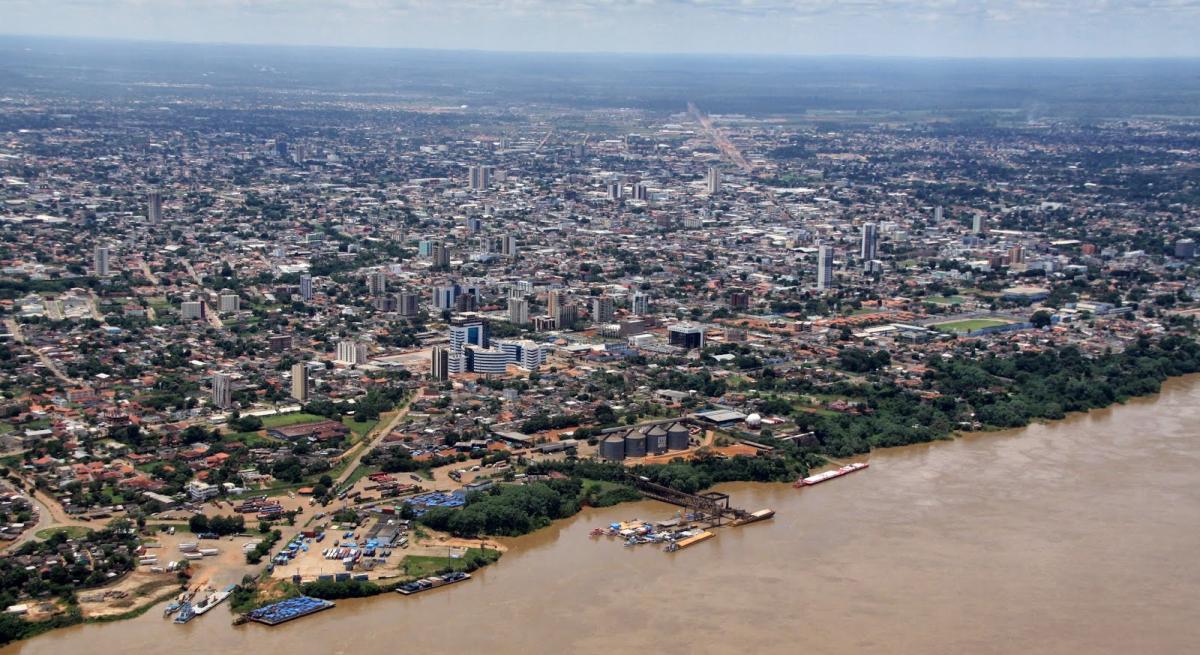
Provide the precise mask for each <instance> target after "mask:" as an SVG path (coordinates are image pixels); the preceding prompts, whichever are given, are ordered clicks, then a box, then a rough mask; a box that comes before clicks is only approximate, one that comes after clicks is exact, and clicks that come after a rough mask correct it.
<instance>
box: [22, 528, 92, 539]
mask: <svg viewBox="0 0 1200 655" xmlns="http://www.w3.org/2000/svg"><path fill="white" fill-rule="evenodd" d="M91 531H92V530H91V528H85V527H83V526H81V525H67V526H63V527H59V528H46V529H45V530H38V531H37V532H35V533H34V534H33V536H35V537H37V538H38V539H49V538H50V537H52V536H54V535H55V534H58V533H59V532H64V533H66V535H67V538H68V539H78V538H80V537H86V536H87V535H88V533H90V532H91Z"/></svg>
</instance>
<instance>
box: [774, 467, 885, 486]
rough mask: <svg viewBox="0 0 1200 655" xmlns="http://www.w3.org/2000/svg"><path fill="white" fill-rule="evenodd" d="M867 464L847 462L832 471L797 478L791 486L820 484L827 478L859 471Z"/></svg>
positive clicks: (830, 478)
mask: <svg viewBox="0 0 1200 655" xmlns="http://www.w3.org/2000/svg"><path fill="white" fill-rule="evenodd" d="M868 466H870V464H867V463H866V462H855V463H853V464H847V465H845V466H843V467H841V468H836V469H833V470H832V471H825V472H824V473H818V474H816V475H810V476H808V477H807V478H803V479H801V480H797V481H796V484H794V485H792V486H794V487H796V488H797V489H799V488H800V487H811V486H812V485H814V484H821V483H822V482H828V481H829V480H832V479H834V478H840V477H842V476H843V475H849V474H851V473H854V472H855V471H861V470H863V469H865V468H867V467H868Z"/></svg>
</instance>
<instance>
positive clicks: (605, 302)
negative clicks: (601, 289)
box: [592, 296, 613, 323]
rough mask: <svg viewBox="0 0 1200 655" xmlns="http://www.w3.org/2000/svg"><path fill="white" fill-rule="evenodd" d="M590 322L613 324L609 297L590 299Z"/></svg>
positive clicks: (611, 301)
mask: <svg viewBox="0 0 1200 655" xmlns="http://www.w3.org/2000/svg"><path fill="white" fill-rule="evenodd" d="M592 322H594V323H612V322H613V299H612V298H611V297H609V296H600V297H599V298H592Z"/></svg>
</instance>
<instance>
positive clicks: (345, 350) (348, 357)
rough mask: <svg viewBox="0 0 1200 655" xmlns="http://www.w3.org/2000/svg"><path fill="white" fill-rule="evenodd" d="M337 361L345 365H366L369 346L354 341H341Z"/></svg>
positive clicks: (338, 346)
mask: <svg viewBox="0 0 1200 655" xmlns="http://www.w3.org/2000/svg"><path fill="white" fill-rule="evenodd" d="M337 359H338V361H339V362H342V363H343V364H350V365H355V364H366V363H367V346H366V344H363V343H359V342H358V341H354V340H353V339H347V340H345V341H339V342H338V345H337Z"/></svg>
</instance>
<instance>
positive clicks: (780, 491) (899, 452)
mask: <svg viewBox="0 0 1200 655" xmlns="http://www.w3.org/2000/svg"><path fill="white" fill-rule="evenodd" d="M1197 387H1200V374H1192V375H1187V376H1182V377H1177V378H1172V379H1171V380H1168V381H1167V382H1166V383H1164V384H1163V386H1162V389H1161V390H1160V392H1159V393H1157V394H1152V395H1148V396H1143V397H1138V398H1134V399H1130V400H1129V401H1127V402H1126V403H1124V404H1114V405H1112V406H1110V407H1107V408H1103V409H1095V410H1091V411H1088V412H1078V413H1072V414H1070V415H1068V416H1067V417H1065V418H1064V419H1059V420H1050V421H1045V422H1042V423H1037V424H1034V425H1031V426H1028V427H1025V428H1018V429H1008V430H997V431H983V432H968V433H963V434H961V435H959V438H957V439H954V440H951V441H938V442H930V443H923V444H916V445H910V446H903V447H898V448H885V449H877V450H875V451H873V452H872V453H871V459H872V463H873V464H875V460H879V459H884V460H890V459H896V458H908V457H912V456H916V457H920V458H928V457H934V456H935V453H936V452H937V451H938V450H940V449H946V450H947V451H955V450H956V449H957V448H958V447H960V446H962V445H969V446H970V447H975V446H976V444H984V443H987V442H990V441H1000V442H1003V441H1008V440H1009V439H1008V437H1013V436H1015V435H1022V434H1028V433H1030V432H1043V431H1050V432H1055V431H1058V430H1060V429H1063V428H1065V427H1071V426H1075V425H1080V424H1090V423H1095V422H1103V421H1105V420H1111V419H1112V417H1114V416H1116V415H1120V414H1121V413H1122V411H1123V410H1130V409H1138V408H1142V407H1145V406H1152V405H1154V404H1156V403H1158V402H1160V399H1161V397H1162V396H1163V395H1164V394H1173V393H1178V392H1179V391H1180V390H1185V391H1186V390H1189V389H1195V388H1197ZM1144 433H1145V429H1144V428H1143V427H1142V426H1136V427H1134V428H1133V429H1132V430H1130V432H1129V435H1128V437H1127V438H1128V439H1130V440H1131V441H1133V442H1135V443H1136V440H1137V438H1138V437H1139V436H1143V435H1144ZM1029 464H1031V465H1032V464H1037V462H1035V461H1034V462H1029ZM983 466H984V467H985V468H984V469H973V470H974V471H975V472H976V473H977V474H979V475H985V474H987V473H988V469H987V467H988V466H990V465H987V464H984V465H983ZM935 468H936V467H929V468H926V467H920V468H918V470H916V471H914V472H913V473H914V475H916V476H917V478H916V479H918V480H923V481H938V480H944V478H945V473H944V472H938V471H936V470H930V469H935ZM1053 474H1059V475H1061V473H1053ZM1053 474H1052V475H1053ZM862 475H863V476H865V477H867V478H872V477H873V476H881V475H884V473H881V472H880V471H879V467H878V466H873V468H872V469H871V470H870V471H869V472H866V473H864V474H862ZM1033 475H1035V473H1034V472H1033V471H1032V470H1031V471H1030V472H1022V473H1021V474H1020V475H1019V476H1017V477H1016V478H1014V479H1013V480H1010V481H1009V483H1010V484H1014V485H1015V484H1020V482H1021V479H1022V477H1021V476H1033ZM858 477H859V476H855V478H858ZM860 487H861V483H859V482H857V481H854V482H851V480H850V479H847V480H844V481H838V482H833V483H830V484H829V485H823V486H822V488H815V489H812V490H803V491H796V490H791V489H790V486H785V485H778V484H758V483H733V484H732V485H731V484H723V485H719V486H718V487H716V488H717V489H720V490H723V491H733V492H734V494H735V500H736V501H737V502H739V503H740V504H741V505H743V506H747V507H750V506H753V507H759V506H775V505H776V504H778V505H782V507H777V509H781V511H780V517H778V518H777V519H775V521H776V522H777V523H779V524H781V525H788V524H791V523H793V522H794V521H796V520H798V518H793V517H788V516H786V515H785V513H786V507H787V500H788V499H790V498H791V497H792V496H791V495H789V494H798V495H799V496H811V497H814V498H820V499H822V500H823V501H826V502H828V501H830V500H833V499H840V498H841V496H842V495H843V494H845V495H848V496H853V495H854V494H856V493H859V490H860ZM954 492H955V490H954V489H953V488H946V489H941V488H938V487H937V486H936V485H933V486H932V487H931V489H930V493H932V494H936V496H937V497H938V498H939V500H937V503H941V502H944V500H943V499H941V497H942V496H944V495H945V494H949V493H954ZM1007 493H1008V492H1007V491H1004V492H1001V493H1000V494H998V496H997V498H1004V497H1005V496H1006V494H1007ZM930 503H931V499H925V500H922V501H919V506H921V505H929V504H930ZM642 508H645V509H642ZM670 513H671V510H669V509H668V508H667V507H666V506H663V505H661V504H657V503H633V504H632V505H621V506H618V507H617V508H615V509H611V508H610V509H595V508H586V507H585V508H584V509H583V510H582V511H581V512H580V513H579V514H576V515H573V516H571V517H569V518H566V519H562V520H559V521H555V522H554V523H553V524H551V525H550V526H549V527H546V528H542V529H540V530H538V531H537V532H535V533H533V534H531V535H526V536H525V537H519V538H515V539H501V540H499V541H500V542H501V543H502V544H504V545H505V546H506V547H508V548H509V549H514V550H515V551H516V552H517V553H518V557H524V556H525V553H523V552H522V551H521V549H522V548H524V545H525V544H530V543H536V544H539V545H538V546H536V547H537V548H544V547H545V542H546V541H553V540H554V539H557V538H560V537H565V531H566V530H567V528H568V526H580V528H581V529H582V528H584V527H586V526H588V525H594V524H596V523H597V520H596V518H595V517H611V518H614V519H616V520H622V519H627V518H630V517H631V516H639V517H641V518H653V517H655V516H657V515H662V516H666V515H668V514H670ZM604 520H605V518H600V519H599V522H603V521H604ZM585 521H586V522H585ZM581 524H582V525H581ZM750 530H751V531H750V532H747V533H740V534H739V533H737V532H731V533H728V534H730V535H734V534H737V535H738V536H736V537H732V538H731V539H716V540H713V542H712V543H711V544H706V545H703V546H701V547H698V548H694V549H690V550H689V551H687V555H686V556H687V557H689V558H692V557H695V555H694V553H696V552H697V551H703V550H708V549H713V550H724V548H723V546H722V542H724V541H728V542H732V543H736V544H738V545H739V546H738V547H739V548H741V547H746V546H747V545H748V544H749V539H751V538H753V537H746V536H743V535H754V536H756V535H757V534H759V532H760V531H761V530H763V528H759V527H755V528H752V529H750ZM722 536H724V534H723V535H722ZM810 538H811V536H810ZM618 550H621V549H618ZM650 565H651V566H653V564H650ZM476 578H478V579H479V580H487V579H488V576H487V575H486V573H485V574H484V575H482V576H476ZM399 582H400V580H396V582H395V583H396V584H398V583H399ZM473 584H474V583H473ZM473 584H472V585H456V587H457V588H458V589H462V588H464V587H470V586H473ZM378 593H382V592H378ZM378 593H376V594H374V595H378ZM460 593H461V592H460ZM151 605H153V603H151V604H148V605H146V606H145V607H142V608H140V611H141V612H145V611H146V609H147V608H148V607H149V606H151ZM334 614H341V612H335V613H334ZM115 618H134V617H132V616H130V617H115ZM110 620H111V619H110Z"/></svg>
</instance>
